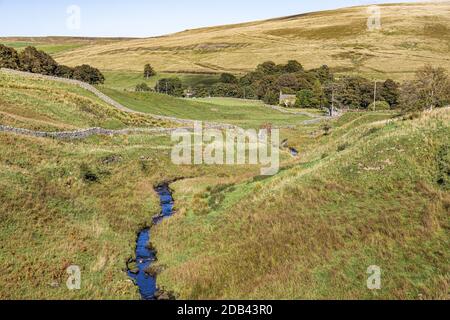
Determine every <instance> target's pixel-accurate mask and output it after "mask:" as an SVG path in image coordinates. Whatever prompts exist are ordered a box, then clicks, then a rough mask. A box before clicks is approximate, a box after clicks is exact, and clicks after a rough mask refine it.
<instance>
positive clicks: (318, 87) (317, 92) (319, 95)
mask: <svg viewBox="0 0 450 320" xmlns="http://www.w3.org/2000/svg"><path fill="white" fill-rule="evenodd" d="M312 93H313V97H314V102H315V106H314V107H315V108H323V107H324V106H325V105H326V96H325V90H324V89H323V86H322V84H321V83H320V81H319V80H316V81H315V82H314V85H313V89H312Z"/></svg>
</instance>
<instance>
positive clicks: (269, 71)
mask: <svg viewBox="0 0 450 320" xmlns="http://www.w3.org/2000/svg"><path fill="white" fill-rule="evenodd" d="M256 71H257V72H261V73H262V74H265V75H273V74H276V73H277V72H278V68H277V65H276V64H275V62H273V61H266V62H263V63H261V64H260V65H258V66H257V67H256Z"/></svg>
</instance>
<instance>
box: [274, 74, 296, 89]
mask: <svg viewBox="0 0 450 320" xmlns="http://www.w3.org/2000/svg"><path fill="white" fill-rule="evenodd" d="M277 86H278V89H285V88H289V89H292V90H294V91H297V90H299V89H300V86H299V82H298V80H297V77H296V76H295V75H293V74H290V73H287V74H282V75H281V76H280V77H278V80H277Z"/></svg>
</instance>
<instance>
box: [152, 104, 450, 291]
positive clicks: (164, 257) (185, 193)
mask: <svg viewBox="0 0 450 320" xmlns="http://www.w3.org/2000/svg"><path fill="white" fill-rule="evenodd" d="M449 117H450V110H449V109H448V108H447V109H445V110H437V111H435V112H433V113H431V114H423V115H422V116H420V117H419V118H418V119H415V120H412V121H411V120H407V121H404V120H400V119H397V120H388V119H389V115H383V114H346V115H345V116H343V117H342V118H341V119H340V120H338V121H337V122H334V123H333V124H332V126H333V130H332V133H331V134H330V135H329V136H327V135H323V134H322V133H320V131H319V133H318V131H317V128H315V127H304V128H299V129H298V131H297V132H294V133H293V134H292V135H291V138H292V140H293V141H297V142H298V141H300V140H299V139H301V149H300V150H301V162H300V163H297V164H294V165H292V166H291V167H287V168H285V170H283V172H281V173H280V174H279V175H277V176H275V177H272V178H268V179H265V180H260V179H256V180H253V181H247V182H246V183H241V184H236V185H231V186H230V185H226V184H224V183H223V182H216V183H217V185H216V186H215V187H209V188H206V186H204V185H202V184H201V183H199V180H198V179H191V180H186V181H180V182H178V183H176V184H175V185H174V188H175V190H176V193H175V199H176V201H177V206H178V208H179V214H178V215H177V216H176V217H174V218H172V220H171V221H169V222H167V223H165V224H163V225H160V226H158V228H157V229H156V232H155V236H154V239H155V240H154V244H155V245H156V247H157V248H158V250H159V252H160V254H159V263H160V264H161V265H162V266H164V268H165V271H164V272H163V273H162V275H161V277H160V278H159V282H160V284H162V285H164V286H165V287H167V288H172V289H173V290H175V292H177V293H178V295H179V297H180V298H182V299H216V298H222V299H236V298H237V299H371V298H378V299H421V298H425V299H432V298H437V299H447V298H448V288H449V281H450V279H449V271H450V270H449V266H448V260H449V259H450V256H449V250H448V248H449V235H448V230H449V227H450V226H449V220H448V213H449V208H450V193H449V190H450V149H449V145H450V126H449V124H450V118H449ZM383 119H384V120H383ZM300 137H302V138H300ZM205 195H206V197H205ZM186 199H187V200H186ZM203 202H205V204H203V205H202V203H203ZM204 206H206V208H207V209H206V210H205V209H204ZM372 265H376V266H379V267H380V268H381V270H382V289H381V290H379V291H370V290H368V288H367V285H366V283H367V282H366V281H367V278H368V275H367V273H366V272H367V269H368V268H369V266H372Z"/></svg>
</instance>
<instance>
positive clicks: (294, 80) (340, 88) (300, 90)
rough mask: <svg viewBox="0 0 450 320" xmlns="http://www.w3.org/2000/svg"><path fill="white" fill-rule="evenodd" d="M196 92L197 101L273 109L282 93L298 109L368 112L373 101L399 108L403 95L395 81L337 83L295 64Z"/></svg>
mask: <svg viewBox="0 0 450 320" xmlns="http://www.w3.org/2000/svg"><path fill="white" fill-rule="evenodd" d="M193 92H194V95H195V96H197V97H204V96H219V97H234V98H244V99H259V100H263V101H264V102H265V103H267V104H272V105H276V104H278V103H279V98H280V92H282V93H284V94H292V95H296V96H297V99H296V103H295V107H299V108H330V107H331V106H332V105H334V106H335V107H336V108H348V109H368V108H369V107H370V106H371V104H373V102H374V98H375V101H376V103H375V104H374V106H375V107H377V108H378V107H383V106H385V105H386V104H389V106H390V108H396V107H398V104H399V94H400V91H399V84H398V83H396V82H395V81H393V80H387V81H384V82H382V83H377V84H375V82H374V81H371V80H368V79H365V78H363V77H358V76H346V77H342V78H340V79H336V77H335V75H334V74H333V73H332V72H331V70H330V68H329V67H328V66H326V65H323V66H321V67H320V68H316V69H312V70H305V69H304V68H303V66H302V65H301V64H300V63H299V62H298V61H295V60H291V61H288V62H287V64H278V65H277V64H275V63H274V62H272V61H267V62H264V63H262V64H260V65H258V66H257V68H256V70H255V71H252V72H249V73H247V74H245V75H244V76H242V77H240V78H238V77H236V76H234V75H232V74H228V73H224V74H222V75H221V77H220V80H219V82H218V83H216V84H213V85H211V86H205V85H198V86H196V87H194V88H193ZM380 102H384V103H380Z"/></svg>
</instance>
